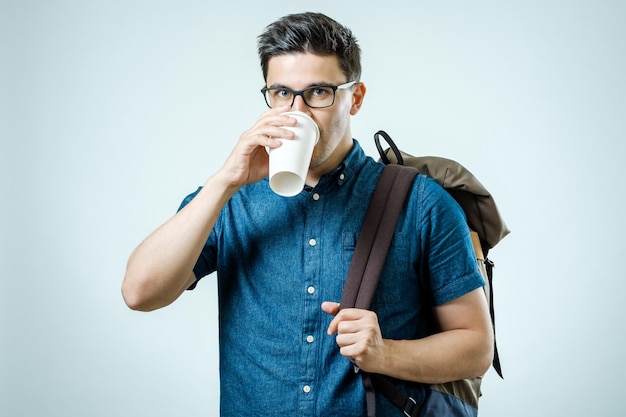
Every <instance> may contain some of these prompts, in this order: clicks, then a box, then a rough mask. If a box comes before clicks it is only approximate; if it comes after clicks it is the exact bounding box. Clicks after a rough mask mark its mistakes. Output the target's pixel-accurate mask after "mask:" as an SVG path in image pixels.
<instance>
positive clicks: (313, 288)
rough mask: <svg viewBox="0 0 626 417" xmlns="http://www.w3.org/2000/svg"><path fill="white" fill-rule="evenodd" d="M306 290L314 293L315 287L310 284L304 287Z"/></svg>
mask: <svg viewBox="0 0 626 417" xmlns="http://www.w3.org/2000/svg"><path fill="white" fill-rule="evenodd" d="M306 292H308V293H309V294H314V293H315V287H314V286H312V285H311V286H310V287H309V288H307V289H306Z"/></svg>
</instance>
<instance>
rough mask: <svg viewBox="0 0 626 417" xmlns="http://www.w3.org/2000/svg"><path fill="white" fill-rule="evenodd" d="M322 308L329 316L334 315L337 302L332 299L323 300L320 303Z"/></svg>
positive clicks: (336, 309)
mask: <svg viewBox="0 0 626 417" xmlns="http://www.w3.org/2000/svg"><path fill="white" fill-rule="evenodd" d="M322 310H323V311H324V312H325V313H328V314H330V315H331V316H336V315H337V313H338V312H339V303H335V302H333V301H324V302H323V303H322Z"/></svg>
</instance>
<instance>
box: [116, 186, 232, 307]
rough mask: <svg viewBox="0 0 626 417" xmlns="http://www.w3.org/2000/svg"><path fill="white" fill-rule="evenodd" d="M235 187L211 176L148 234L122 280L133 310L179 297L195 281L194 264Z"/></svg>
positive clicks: (165, 302) (127, 302)
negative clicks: (178, 209) (173, 213)
mask: <svg viewBox="0 0 626 417" xmlns="http://www.w3.org/2000/svg"><path fill="white" fill-rule="evenodd" d="M234 191H235V190H234V189H232V188H229V187H225V186H224V185H223V184H219V177H218V176H217V175H216V176H214V177H211V178H210V179H209V180H208V181H207V183H206V184H205V186H204V187H203V188H202V190H200V192H198V194H197V195H196V196H195V197H194V198H193V200H191V201H190V202H189V204H187V205H186V206H185V207H183V209H181V210H180V211H179V212H178V213H176V214H175V215H174V216H173V217H172V218H170V219H169V220H168V221H167V222H166V223H164V224H163V225H162V226H161V227H159V228H158V229H157V230H155V231H154V232H153V233H152V234H151V235H150V236H148V237H147V238H146V239H145V240H144V241H143V242H142V243H141V244H140V245H139V246H138V247H137V248H136V249H135V250H134V251H133V253H132V254H131V256H130V258H129V260H128V264H127V266H126V275H125V276H124V281H123V283H122V295H123V297H124V301H125V302H126V304H127V305H128V307H130V308H131V309H133V310H139V311H151V310H155V309H158V308H161V307H165V306H167V305H169V304H171V303H172V302H173V301H174V300H176V299H177V298H178V297H179V296H180V295H181V294H182V293H183V292H184V291H185V290H186V289H187V288H189V286H190V285H191V284H192V283H193V282H194V281H195V279H196V277H195V275H194V273H193V267H194V266H195V264H196V261H197V260H198V257H199V256H200V252H201V251H202V248H203V247H204V244H205V242H206V240H207V238H208V236H209V234H210V233H211V230H212V229H213V226H214V225H215V222H216V221H217V217H218V215H219V213H220V211H221V209H222V207H223V206H224V204H225V203H226V202H227V201H228V199H229V198H230V197H231V196H232V194H233V193H234Z"/></svg>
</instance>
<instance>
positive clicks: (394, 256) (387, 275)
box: [342, 232, 415, 306]
mask: <svg viewBox="0 0 626 417" xmlns="http://www.w3.org/2000/svg"><path fill="white" fill-rule="evenodd" d="M357 237H358V236H357V234H356V233H349V232H346V233H344V234H343V254H342V262H343V281H344V284H345V280H346V278H347V276H348V270H349V268H350V262H351V261H352V257H353V255H354V248H355V245H356V241H357ZM410 269H411V268H410V260H409V247H408V238H407V236H406V235H405V234H404V233H396V234H394V237H393V239H392V241H391V246H390V247H389V252H388V253H387V258H386V259H385V266H384V267H383V272H382V274H381V277H380V279H379V281H378V287H377V288H376V293H375V294H374V300H373V302H372V304H373V305H377V306H383V305H389V304H395V303H398V302H400V301H401V300H402V299H403V297H406V295H407V294H406V292H407V291H408V290H409V288H410V287H411V285H410V284H411V283H413V282H414V281H415V277H414V276H413V275H414V274H412V273H411V271H410Z"/></svg>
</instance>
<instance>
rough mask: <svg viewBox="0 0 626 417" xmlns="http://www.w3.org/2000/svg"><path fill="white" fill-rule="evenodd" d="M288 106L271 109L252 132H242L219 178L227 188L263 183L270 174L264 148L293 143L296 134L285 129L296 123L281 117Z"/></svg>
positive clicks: (292, 119) (289, 118)
mask: <svg viewBox="0 0 626 417" xmlns="http://www.w3.org/2000/svg"><path fill="white" fill-rule="evenodd" d="M289 109H290V107H289V106H284V107H278V108H275V109H270V110H268V111H266V112H265V113H263V114H261V116H260V117H259V119H258V120H257V122H256V123H255V124H254V126H252V127H251V128H250V129H248V130H246V131H245V132H243V134H242V135H241V137H240V138H239V142H237V145H235V148H234V149H233V151H232V152H231V154H230V156H229V157H228V158H227V159H226V162H225V163H224V165H223V166H222V168H221V169H220V171H219V172H218V173H217V174H216V175H219V177H220V178H222V181H225V182H226V184H227V186H228V187H234V188H240V187H242V186H243V185H246V184H251V183H255V182H258V181H260V180H262V179H263V178H265V177H267V176H268V174H269V157H268V153H267V151H266V148H265V147H268V148H270V149H274V148H278V147H279V146H281V145H282V143H281V141H280V140H278V139H287V140H289V139H293V137H294V133H293V132H292V131H290V130H287V129H283V128H282V126H295V125H296V123H297V120H296V119H294V118H291V117H289V116H282V115H281V113H285V112H287V111H289Z"/></svg>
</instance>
